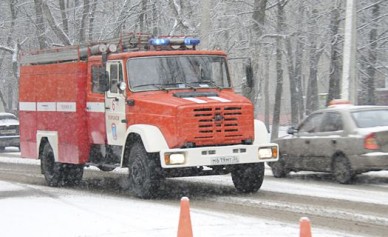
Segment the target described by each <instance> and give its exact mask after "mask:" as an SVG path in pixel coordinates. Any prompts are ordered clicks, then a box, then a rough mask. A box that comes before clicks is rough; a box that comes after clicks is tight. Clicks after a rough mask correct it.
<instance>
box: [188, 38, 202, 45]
mask: <svg viewBox="0 0 388 237" xmlns="http://www.w3.org/2000/svg"><path fill="white" fill-rule="evenodd" d="M200 42H201V41H200V40H199V39H197V38H185V40H184V43H185V45H189V46H196V45H198V44H199V43H200Z"/></svg>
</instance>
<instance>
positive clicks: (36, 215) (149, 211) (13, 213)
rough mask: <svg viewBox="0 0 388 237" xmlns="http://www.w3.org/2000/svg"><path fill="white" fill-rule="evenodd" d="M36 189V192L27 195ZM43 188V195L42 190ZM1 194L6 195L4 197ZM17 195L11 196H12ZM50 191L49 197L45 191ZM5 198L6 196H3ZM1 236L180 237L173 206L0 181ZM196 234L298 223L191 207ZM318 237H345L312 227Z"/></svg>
mask: <svg viewBox="0 0 388 237" xmlns="http://www.w3.org/2000/svg"><path fill="white" fill-rule="evenodd" d="M31 190H34V191H36V192H35V194H34V195H32V196H26V195H24V194H23V193H29V192H30V191H31ZM40 192H42V194H39V193H40ZM2 193H3V194H5V193H6V194H7V197H4V195H2ZM12 194H13V195H12ZM47 194H49V195H47ZM2 196H3V197H2ZM0 210H1V212H0V213H1V214H0V223H1V226H2V228H1V230H0V233H1V236H27V235H28V236H39V237H42V236H57V237H60V236H66V237H68V236H97V237H98V236H119V237H120V236H139V237H141V236H158V237H163V236H166V237H167V236H176V234H177V228H178V221H179V202H177V203H176V205H175V206H171V205H162V204H155V203H152V200H148V201H144V200H138V199H134V198H130V197H128V198H126V197H111V196H102V195H98V194H91V193H82V194H81V195H80V193H79V191H76V190H68V189H53V188H49V187H41V186H33V185H25V184H18V183H9V182H4V181H0ZM190 213H191V220H192V226H193V233H194V236H205V237H206V236H225V237H226V236H252V237H253V236H298V235H299V226H298V223H295V224H286V223H281V222H275V221H268V220H264V219H257V218H250V217H241V216H238V215H231V214H220V213H214V212H210V211H204V210H199V209H195V208H191V211H190ZM312 232H313V235H314V236H322V237H323V236H333V237H337V236H346V234H343V233H335V232H329V231H327V230H321V229H317V228H313V231H312Z"/></svg>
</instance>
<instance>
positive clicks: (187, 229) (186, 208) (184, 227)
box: [178, 197, 193, 237]
mask: <svg viewBox="0 0 388 237" xmlns="http://www.w3.org/2000/svg"><path fill="white" fill-rule="evenodd" d="M178 237H193V229H192V228H191V218H190V203H189V198H187V197H183V198H181V211H180V215H179V226H178Z"/></svg>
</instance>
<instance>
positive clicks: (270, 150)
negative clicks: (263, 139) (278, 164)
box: [259, 146, 278, 159]
mask: <svg viewBox="0 0 388 237" xmlns="http://www.w3.org/2000/svg"><path fill="white" fill-rule="evenodd" d="M272 158H278V148H277V147H276V146H273V147H263V148H259V159H272Z"/></svg>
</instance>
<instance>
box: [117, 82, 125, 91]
mask: <svg viewBox="0 0 388 237" xmlns="http://www.w3.org/2000/svg"><path fill="white" fill-rule="evenodd" d="M117 87H118V88H119V90H120V91H125V89H127V84H125V82H123V81H121V82H119V83H118V84H117Z"/></svg>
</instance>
